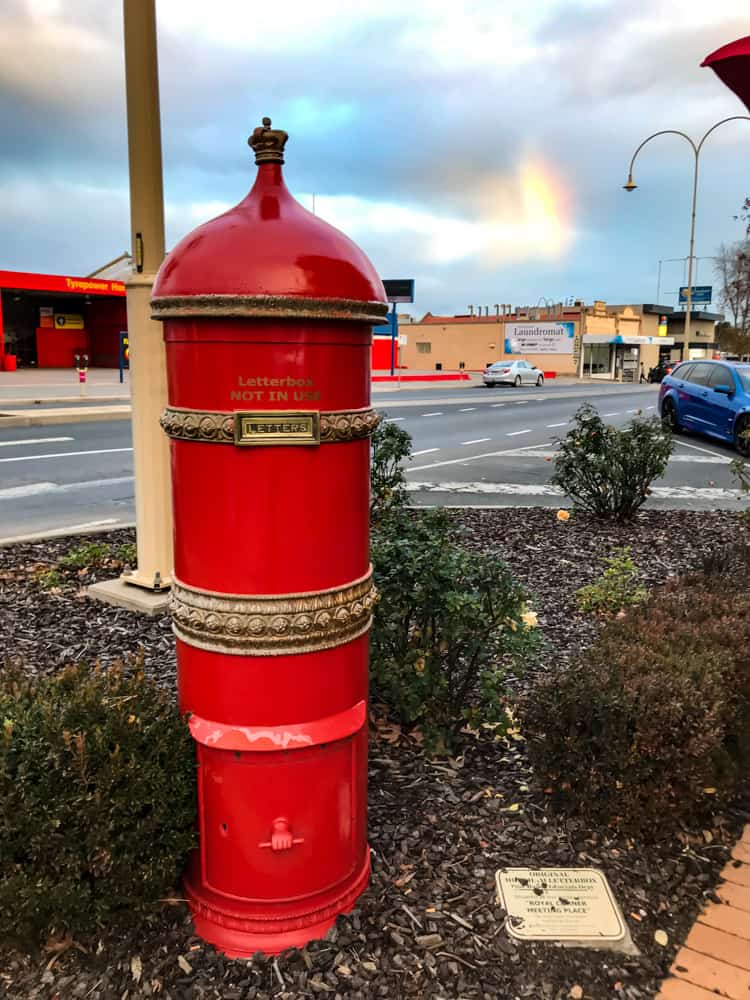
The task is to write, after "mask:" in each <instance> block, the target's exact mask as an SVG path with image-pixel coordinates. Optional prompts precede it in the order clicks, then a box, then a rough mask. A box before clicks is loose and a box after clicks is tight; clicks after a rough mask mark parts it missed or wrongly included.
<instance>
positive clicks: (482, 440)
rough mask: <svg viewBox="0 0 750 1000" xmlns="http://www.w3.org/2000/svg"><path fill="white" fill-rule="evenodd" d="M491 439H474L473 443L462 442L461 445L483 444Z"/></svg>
mask: <svg viewBox="0 0 750 1000" xmlns="http://www.w3.org/2000/svg"><path fill="white" fill-rule="evenodd" d="M491 440H492V438H474V440H473V441H462V442H461V444H484V442H485V441H491Z"/></svg>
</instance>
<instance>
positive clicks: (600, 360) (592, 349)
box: [583, 344, 610, 377]
mask: <svg viewBox="0 0 750 1000" xmlns="http://www.w3.org/2000/svg"><path fill="white" fill-rule="evenodd" d="M609 373H610V345H609V344H584V345H583V374H584V375H590V376H594V375H600V376H601V375H604V376H607V377H608V376H609Z"/></svg>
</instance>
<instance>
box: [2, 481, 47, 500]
mask: <svg viewBox="0 0 750 1000" xmlns="http://www.w3.org/2000/svg"><path fill="white" fill-rule="evenodd" d="M54 488H55V484H54V483H27V484H26V486H9V487H8V488H7V489H5V490H0V500H16V499H18V498H19V497H34V496H37V495H38V494H39V493H49V492H50V491H51V490H54Z"/></svg>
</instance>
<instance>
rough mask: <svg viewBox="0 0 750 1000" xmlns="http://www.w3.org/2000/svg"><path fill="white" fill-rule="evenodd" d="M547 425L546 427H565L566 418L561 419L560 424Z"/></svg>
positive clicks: (566, 423) (566, 424)
mask: <svg viewBox="0 0 750 1000" xmlns="http://www.w3.org/2000/svg"><path fill="white" fill-rule="evenodd" d="M547 426H548V427H567V426H568V421H567V420H563V422H562V423H561V424H547Z"/></svg>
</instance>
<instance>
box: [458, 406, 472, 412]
mask: <svg viewBox="0 0 750 1000" xmlns="http://www.w3.org/2000/svg"><path fill="white" fill-rule="evenodd" d="M474 410H476V406H464V408H463V409H462V410H459V411H458V412H459V413H473V412H474Z"/></svg>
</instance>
